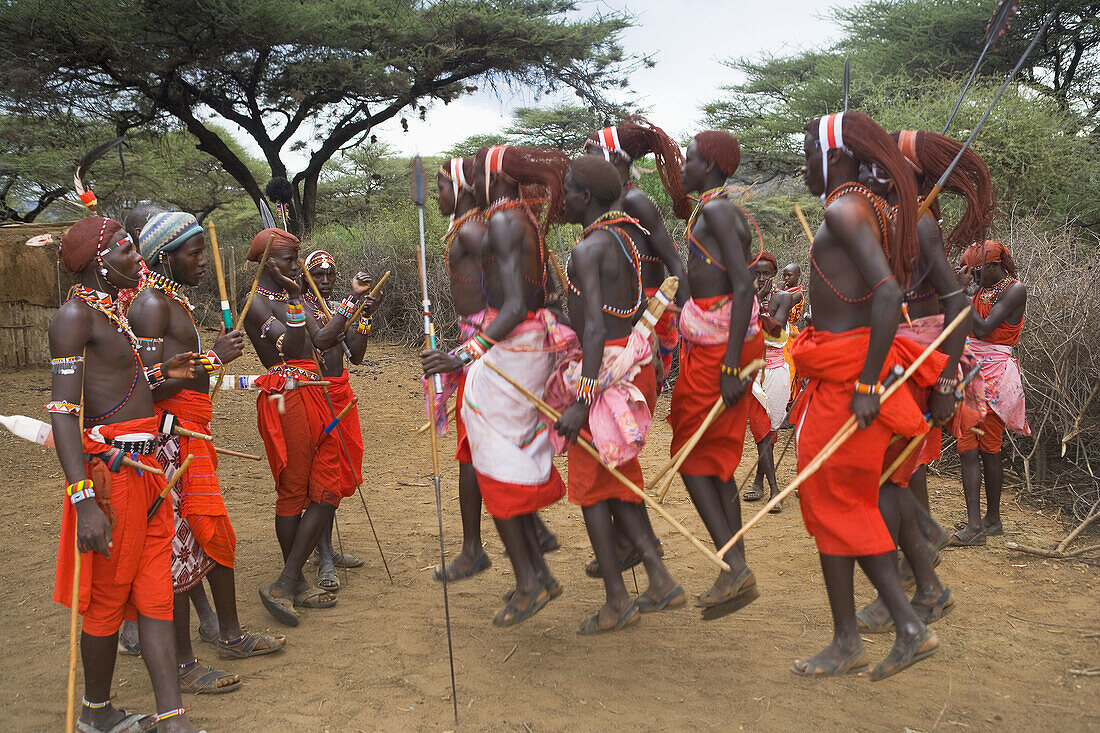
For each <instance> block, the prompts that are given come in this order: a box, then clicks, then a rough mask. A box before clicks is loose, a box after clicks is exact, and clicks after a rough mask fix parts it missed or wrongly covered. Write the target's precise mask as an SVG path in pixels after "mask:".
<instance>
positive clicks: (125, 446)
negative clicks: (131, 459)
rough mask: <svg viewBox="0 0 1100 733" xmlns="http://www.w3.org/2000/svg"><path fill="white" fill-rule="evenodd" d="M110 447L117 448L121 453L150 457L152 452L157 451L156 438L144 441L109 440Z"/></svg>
mask: <svg viewBox="0 0 1100 733" xmlns="http://www.w3.org/2000/svg"><path fill="white" fill-rule="evenodd" d="M109 442H110V445H111V446H113V447H115V448H119V449H121V450H122V452H123V453H136V454H138V455H142V456H148V455H152V453H153V451H155V450H156V449H157V439H156V438H146V439H145V440H111V441H109Z"/></svg>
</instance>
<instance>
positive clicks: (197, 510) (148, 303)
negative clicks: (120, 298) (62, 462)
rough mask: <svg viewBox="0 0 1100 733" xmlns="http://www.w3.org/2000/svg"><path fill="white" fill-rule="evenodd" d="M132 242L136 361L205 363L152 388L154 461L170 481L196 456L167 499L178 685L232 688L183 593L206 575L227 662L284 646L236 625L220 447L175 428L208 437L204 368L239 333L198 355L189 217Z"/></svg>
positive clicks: (236, 352) (200, 267) (235, 679)
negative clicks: (192, 357) (137, 263)
mask: <svg viewBox="0 0 1100 733" xmlns="http://www.w3.org/2000/svg"><path fill="white" fill-rule="evenodd" d="M138 244H139V249H140V250H141V254H142V257H144V259H145V262H146V265H147V266H148V267H149V272H148V273H147V274H146V275H145V277H144V279H143V280H142V286H141V289H140V291H139V293H138V294H137V296H136V297H135V298H134V300H133V302H132V303H131V304H130V308H129V311H128V313H127V317H128V318H129V319H130V324H131V325H132V326H133V329H134V333H135V335H137V337H138V349H139V352H140V354H141V356H142V359H143V360H144V361H145V362H147V363H155V362H158V361H161V360H162V359H163V356H164V354H174V353H177V352H179V351H182V350H187V351H193V352H195V353H197V354H200V356H199V363H200V364H201V365H202V367H203V369H202V372H201V373H200V374H198V375H197V376H195V377H194V378H192V379H167V380H165V381H164V383H163V384H161V385H158V386H157V387H156V388H154V389H153V399H154V400H155V401H156V402H155V407H156V411H157V417H158V418H160V419H161V430H162V433H163V434H162V435H161V436H160V438H159V444H158V450H157V458H158V460H159V461H160V463H161V467H162V468H164V470H165V475H166V476H168V477H169V478H171V476H172V475H173V474H174V473H175V472H176V471H177V470H178V469H179V467H180V464H181V463H182V460H183V458H184V457H185V456H187V455H191V456H193V460H192V462H191V464H190V466H189V467H188V469H187V471H186V473H185V474H184V475H183V477H182V478H181V479H180V480H179V482H177V484H176V487H175V489H174V490H173V496H172V505H173V510H174V515H175V530H176V531H175V535H174V537H173V541H172V544H173V547H172V580H173V586H174V591H175V602H174V613H173V617H174V620H175V627H176V657H177V658H178V660H179V676H180V687H181V689H184V690H186V691H189V692H194V693H195V694H202V693H220V692H231V691H233V690H235V689H237V688H238V687H239V686H240V684H241V678H240V675H237V674H228V673H226V672H222V671H219V670H216V669H214V668H213V667H211V666H210V665H207V664H201V663H200V662H199V660H198V658H197V657H196V656H195V651H194V649H193V648H192V646H191V613H190V611H191V604H190V601H189V597H188V593H189V592H190V590H191V589H192V588H194V587H195V586H197V585H199V584H200V583H202V580H203V578H208V579H209V582H210V589H211V591H212V594H213V596H214V605H215V607H216V608H217V611H218V626H219V638H218V639H217V645H218V652H219V655H220V656H221V657H222V658H223V659H228V658H244V657H250V656H257V655H260V654H269V653H271V652H275V651H278V650H279V649H281V648H282V647H283V644H284V643H285V640H284V639H283V638H282V637H281V636H268V635H264V634H258V633H254V632H252V633H250V632H246V631H244V630H243V629H242V628H241V625H240V621H239V619H238V616H237V597H236V588H235V585H234V574H233V566H234V559H235V555H236V546H237V536H236V534H235V533H234V532H233V526H232V525H231V524H230V522H229V514H228V512H226V509H225V502H224V501H223V500H222V494H221V487H219V485H218V477H217V468H218V457H217V454H216V453H215V452H214V447H213V445H212V444H211V443H209V442H208V441H205V440H200V439H196V438H190V437H187V436H181V435H172V426H173V425H178V426H179V427H182V428H184V429H186V430H191V431H194V432H199V433H203V434H205V435H209V434H210V420H211V418H212V415H213V409H212V407H211V404H210V396H209V391H210V374H211V373H213V372H214V370H216V369H217V368H218V367H220V366H221V365H223V364H225V363H228V362H230V361H232V360H233V359H236V358H237V357H238V356H240V355H241V353H242V348H243V346H244V334H242V333H241V332H240V331H230V332H229V333H222V334H221V335H219V336H218V338H217V339H216V340H215V341H214V346H213V348H212V349H210V350H209V351H207V352H205V353H202V348H201V345H200V342H199V332H198V327H197V326H196V324H195V321H194V318H193V316H192V315H191V310H192V306H191V302H190V301H189V300H188V299H187V296H186V295H185V293H184V288H185V287H195V286H197V285H198V284H199V283H200V282H201V281H202V277H203V275H204V274H205V272H206V266H207V261H206V241H205V239H204V237H203V232H202V227H201V226H199V223H198V221H197V220H196V219H195V217H194V216H192V215H191V214H186V213H183V212H178V211H176V212H162V213H158V214H154V215H153V216H152V217H150V218H149V219H148V221H147V222H146V223H145V224H144V226H143V227H142V230H141V234H140V238H139V242H138Z"/></svg>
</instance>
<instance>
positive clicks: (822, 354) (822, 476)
mask: <svg viewBox="0 0 1100 733" xmlns="http://www.w3.org/2000/svg"><path fill="white" fill-rule="evenodd" d="M870 332H871V330H870V329H869V328H866V327H864V328H857V329H853V330H851V331H845V332H843V333H838V334H833V333H829V332H826V331H818V330H816V329H814V328H812V327H811V328H807V329H806V330H804V331H803V332H802V333H800V334H799V335H798V338H797V339H796V340H795V344H794V347H793V348H792V354H793V356H794V359H795V364H796V365H797V367H798V371H799V373H800V374H801V375H802V376H804V377H807V378H808V379H809V383H808V384H807V386H806V389H805V390H804V391H803V392H802V393H801V394H800V395H799V398H798V402H797V404H796V405H795V408H794V410H793V412H792V419H793V420H794V421H795V424H796V425H797V426H798V428H797V430H798V432H797V441H798V442H797V445H798V469H799V471H801V470H803V469H804V468H805V467H806V465H807V464H809V463H810V461H812V460H813V459H814V457H815V456H817V454H818V453H819V452H820V451H821V449H822V448H823V447H824V446H825V444H826V443H827V442H828V441H829V440H830V439H831V438H832V437H833V435H834V434H835V433H836V432H837V430H839V429H840V427H841V426H842V425H843V424H844V422H845V421H846V420H847V419H848V417H849V416H850V415H851V408H850V405H851V401H852V395H853V389H854V384H855V381H856V380H857V379H858V378H859V374H860V372H861V371H862V370H863V364H864V361H865V359H866V356H867V347H868V342H869V339H870ZM923 350H924V349H923V348H922V347H921V346H920V345H919V344H917V343H916V342H914V341H911V340H910V339H907V338H903V337H899V338H895V339H894V341H893V344H892V345H891V347H890V351H889V352H888V354H887V356H886V362H885V364H884V365H883V371H882V374H881V375H880V379H881V378H882V377H885V375H886V374H887V373H888V371H889V369H890V368H892V367H893V366H894V365H895V364H900V365H901V366H903V367H904V366H906V365H908V364H911V363H912V362H913V360H914V359H915V358H916V357H917V356H918V355H919V354H920V353H921V352H922V351H923ZM946 361H947V357H946V356H945V355H944V354H941V353H939V352H935V353H933V354H932V355H931V356H929V357H928V359H926V360H925V361H924V363H923V364H922V365H921V366H920V368H919V369H917V371H916V373H915V374H914V375H913V376H912V377H911V378H910V379H911V380H915V382H916V385H917V386H919V387H923V388H925V389H927V388H929V387H931V386H932V385H933V384H935V382H936V379H937V378H938V377H939V375H940V372H942V371H943V366H944V364H945V363H946ZM927 431H928V423H927V422H925V420H924V414H923V412H922V410H921V408H920V406H918V405H917V403H916V402H915V401H914V399H913V396H912V393H911V392H910V391H909V390H908V389H899V390H897V391H896V392H894V394H893V395H892V396H891V397H890V399H888V400H886V401H884V402H883V403H882V407H881V409H880V411H879V415H878V417H877V418H876V419H875V421H874V422H872V423H871V425H870V426H869V427H867V428H866V429H863V430H857V431H856V433H855V434H854V435H852V437H850V438H848V440H846V441H845V442H844V443H842V444H841V446H840V448H839V449H838V450H837V451H836V452H835V453H833V455H832V456H831V457H830V458H829V459H828V460H827V461H825V464H824V465H823V466H822V467H821V468H820V470H818V471H817V472H816V473H815V474H814V475H813V476H811V477H810V478H809V479H807V480H806V482H805V483H803V484H802V488H801V489H800V492H799V496H800V499H801V501H800V505H801V508H802V519H803V521H804V522H805V524H806V530H807V531H808V532H809V533H810V534H811V535H812V536H813V538H814V540H815V541H816V542H817V548H818V551H819V552H821V553H822V554H825V555H841V556H847V557H862V556H865V555H881V554H883V553H885V552H892V551H893V549H894V540H893V539H892V538H891V536H890V532H889V531H888V530H887V528H886V523H885V522H884V521H883V519H882V514H881V513H880V512H879V508H878V493H879V491H878V489H879V487H878V483H879V477H880V476H881V474H882V468H883V465H884V463H885V461H886V451H887V446H888V444H889V442H890V437H891V436H892V435H895V434H896V435H901V436H903V437H905V438H911V437H913V436H916V435H921V434H923V433H926V432H927ZM905 442H907V441H900V443H901V447H902V448H903V447H904V444H905ZM898 450H900V448H898Z"/></svg>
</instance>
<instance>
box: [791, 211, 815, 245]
mask: <svg viewBox="0 0 1100 733" xmlns="http://www.w3.org/2000/svg"><path fill="white" fill-rule="evenodd" d="M794 215H795V216H797V217H798V223H799V224H801V225H802V231H804V232H806V239H807V240H809V242H810V244H813V243H814V233H813V231H812V230H811V229H810V223H809V222H808V221H806V215H805V214H803V213H802V207H801V206H799V205H798V204H795V205H794Z"/></svg>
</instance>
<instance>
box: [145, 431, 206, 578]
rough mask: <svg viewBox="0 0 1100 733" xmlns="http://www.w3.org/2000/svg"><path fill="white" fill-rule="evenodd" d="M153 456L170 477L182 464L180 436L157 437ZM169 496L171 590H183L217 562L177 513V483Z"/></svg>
mask: <svg viewBox="0 0 1100 733" xmlns="http://www.w3.org/2000/svg"><path fill="white" fill-rule="evenodd" d="M156 457H157V463H159V464H160V465H161V467H162V468H163V469H164V475H165V477H166V478H167V479H169V480H171V478H172V476H175V475H176V471H178V470H179V468H180V463H181V461H180V439H179V436H178V435H171V436H169V435H159V436H157V452H156ZM192 465H194V463H192ZM188 470H190V468H189V469H188ZM171 496H172V515H173V518H174V521H175V533H174V534H173V535H172V592H173V593H186V592H187V591H189V590H191V589H192V588H194V587H195V586H196V585H198V584H199V583H201V582H202V579H203V578H205V577H206V575H207V573H209V572H210V571H211V570H213V569H214V565H216V564H217V563H215V562H214V560H213V559H212V558H211V557H210V556H209V555H207V554H206V552H204V551H203V549H202V545H200V544H199V541H198V540H197V539H195V535H194V533H193V532H191V526H190V525H189V524H188V523H187V520H186V519H184V518H183V515H182V514H180V506H181V505H182V503H183V497H182V495H181V487H180V484H179V483H177V484H176V485H175V486H173V487H172V494H171Z"/></svg>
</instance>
